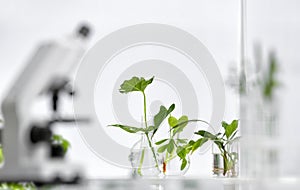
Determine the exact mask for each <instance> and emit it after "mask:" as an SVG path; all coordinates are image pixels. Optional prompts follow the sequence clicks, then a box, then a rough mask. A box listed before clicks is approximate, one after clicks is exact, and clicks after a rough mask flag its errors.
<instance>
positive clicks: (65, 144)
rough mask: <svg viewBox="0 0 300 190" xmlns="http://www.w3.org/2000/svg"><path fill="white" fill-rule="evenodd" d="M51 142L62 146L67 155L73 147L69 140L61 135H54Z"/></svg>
mask: <svg viewBox="0 0 300 190" xmlns="http://www.w3.org/2000/svg"><path fill="white" fill-rule="evenodd" d="M51 142H52V144H57V145H60V146H62V148H63V150H64V152H65V153H66V152H67V151H68V149H69V148H70V146H71V144H70V142H69V141H68V140H66V139H65V138H63V137H62V136H61V135H57V134H54V135H52V140H51Z"/></svg>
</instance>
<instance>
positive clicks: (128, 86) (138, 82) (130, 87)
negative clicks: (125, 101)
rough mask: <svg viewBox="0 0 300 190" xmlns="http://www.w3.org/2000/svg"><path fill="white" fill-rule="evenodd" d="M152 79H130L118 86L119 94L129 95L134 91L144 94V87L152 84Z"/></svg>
mask: <svg viewBox="0 0 300 190" xmlns="http://www.w3.org/2000/svg"><path fill="white" fill-rule="evenodd" d="M153 79H154V77H152V78H150V79H149V80H145V79H144V78H143V77H141V78H138V77H132V78H131V79H130V80H125V81H124V82H123V83H122V84H121V86H120V89H119V91H120V93H125V94H126V93H129V92H134V91H140V92H144V91H145V89H146V87H147V86H148V85H149V84H151V83H152V81H153Z"/></svg>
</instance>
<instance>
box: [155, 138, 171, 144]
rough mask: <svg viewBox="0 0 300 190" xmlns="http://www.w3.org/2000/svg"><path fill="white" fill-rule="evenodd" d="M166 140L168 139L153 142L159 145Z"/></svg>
mask: <svg viewBox="0 0 300 190" xmlns="http://www.w3.org/2000/svg"><path fill="white" fill-rule="evenodd" d="M167 140H169V139H163V140H160V141H158V142H156V143H155V144H156V145H161V144H162V143H164V142H166V141H167Z"/></svg>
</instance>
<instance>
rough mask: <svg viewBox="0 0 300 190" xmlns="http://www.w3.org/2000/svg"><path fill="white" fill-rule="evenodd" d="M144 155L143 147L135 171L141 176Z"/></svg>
mask: <svg viewBox="0 0 300 190" xmlns="http://www.w3.org/2000/svg"><path fill="white" fill-rule="evenodd" d="M144 157H145V148H143V151H142V155H141V160H140V164H139V167H138V171H137V172H138V174H139V175H140V176H142V165H143V162H144Z"/></svg>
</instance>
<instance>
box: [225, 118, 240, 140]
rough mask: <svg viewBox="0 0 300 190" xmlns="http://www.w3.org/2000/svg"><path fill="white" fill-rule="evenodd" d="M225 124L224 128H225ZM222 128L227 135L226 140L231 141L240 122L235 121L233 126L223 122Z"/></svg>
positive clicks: (232, 123)
mask: <svg viewBox="0 0 300 190" xmlns="http://www.w3.org/2000/svg"><path fill="white" fill-rule="evenodd" d="M223 123H224V126H223ZM222 126H223V127H224V128H225V135H226V138H227V139H229V137H230V136H231V135H232V134H233V133H234V132H235V131H236V129H237V128H238V120H233V121H232V122H231V124H229V125H228V124H227V123H225V122H222Z"/></svg>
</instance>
